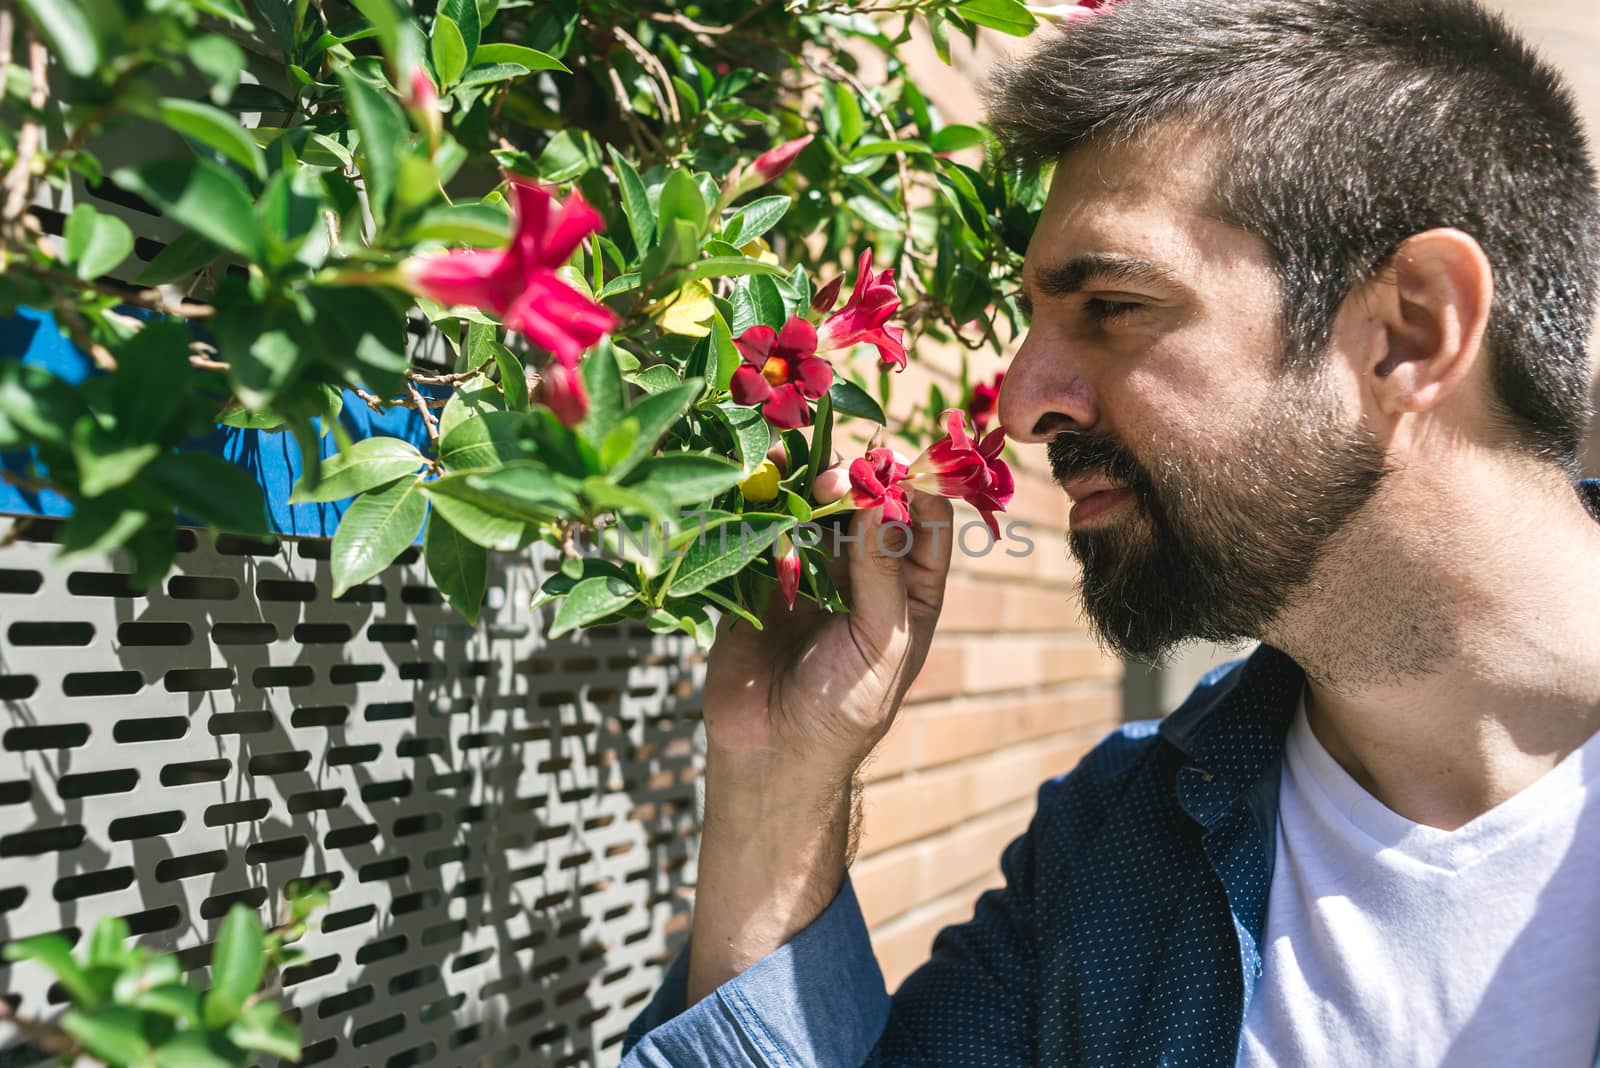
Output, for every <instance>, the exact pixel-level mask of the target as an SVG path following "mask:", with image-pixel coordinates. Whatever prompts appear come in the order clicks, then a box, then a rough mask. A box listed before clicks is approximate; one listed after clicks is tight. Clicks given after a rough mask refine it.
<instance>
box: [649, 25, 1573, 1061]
mask: <svg viewBox="0 0 1600 1068" xmlns="http://www.w3.org/2000/svg"><path fill="white" fill-rule="evenodd" d="M990 120H991V122H992V124H993V125H994V126H995V127H996V129H997V130H998V131H999V133H1000V134H1001V136H1002V138H1003V140H1004V142H1005V143H1006V144H1007V146H1008V147H1009V148H1010V150H1011V151H1012V152H1013V153H1014V154H1015V156H1016V158H1017V159H1018V160H1020V161H1021V162H1023V163H1025V164H1028V165H1031V166H1043V165H1046V164H1052V163H1053V164H1054V165H1055V171H1054V177H1053V180H1052V185H1051V188H1050V194H1049V198H1048V201H1047V203H1046V205H1045V208H1044V211H1043V215H1042V217H1041V218H1040V220H1039V225H1038V229H1037V231H1036V232H1035V234H1034V236H1033V240H1032V243H1031V245H1030V247H1029V249H1028V255H1027V261H1026V267H1025V270H1024V272H1023V284H1024V294H1023V301H1024V303H1025V305H1027V306H1028V308H1029V312H1030V329H1029V332H1028V334H1027V337H1026V340H1025V341H1024V343H1023V344H1022V346H1021V348H1020V350H1019V351H1018V353H1017V354H1016V357H1015V360H1014V362H1013V363H1012V365H1011V367H1010V369H1009V370H1008V373H1007V375H1006V378H1005V384H1004V387H1003V389H1002V392H1001V396H1000V399H999V416H1000V422H1001V424H1002V425H1003V426H1005V427H1006V428H1007V431H1008V432H1009V434H1010V435H1011V436H1012V437H1013V438H1014V439H1016V440H1018V441H1021V442H1031V443H1036V444H1038V445H1042V446H1045V447H1046V449H1047V451H1048V455H1049V459H1050V462H1051V464H1052V465H1053V468H1054V471H1055V474H1056V476H1057V477H1058V479H1059V480H1060V482H1061V485H1062V487H1063V489H1064V490H1065V491H1066V492H1067V493H1068V494H1069V495H1070V496H1071V497H1072V498H1073V500H1074V502H1075V504H1074V507H1073V510H1072V516H1071V526H1072V532H1071V535H1070V541H1069V543H1070V547H1071V550H1072V552H1073V553H1074V555H1075V556H1076V557H1077V559H1078V561H1079V562H1080V563H1081V565H1082V570H1083V576H1084V578H1083V598H1084V605H1085V608H1086V611H1087V613H1088V615H1089V616H1090V617H1091V619H1092V620H1093V623H1094V626H1095V628H1096V630H1097V631H1098V633H1099V635H1100V636H1101V638H1102V639H1103V641H1104V642H1105V643H1106V644H1107V645H1108V646H1109V647H1110V648H1112V649H1114V650H1116V651H1118V652H1121V653H1124V654H1128V655H1132V656H1138V657H1142V658H1158V657H1160V656H1161V655H1163V654H1164V653H1166V652H1167V651H1169V650H1171V649H1172V648H1174V647H1175V646H1178V645H1180V644H1181V643H1184V642H1187V641H1191V640H1195V639H1208V640H1220V641H1234V640H1238V639H1246V638H1248V639H1257V640H1259V641H1260V642H1261V643H1262V644H1261V646H1260V648H1259V649H1258V650H1257V651H1256V652H1255V653H1254V654H1253V655H1251V656H1250V657H1249V658H1248V659H1246V660H1244V661H1242V662H1240V663H1238V664H1234V665H1230V666H1228V667H1226V668H1222V669H1219V670H1218V671H1216V672H1213V673H1212V674H1211V675H1210V676H1208V677H1207V678H1206V679H1205V680H1203V681H1202V682H1201V684H1200V685H1199V687H1198V688H1197V689H1196V690H1195V691H1194V693H1193V694H1192V695H1191V696H1190V697H1189V699H1188V700H1187V701H1186V702H1184V704H1183V706H1182V707H1181V708H1179V709H1178V711H1177V712H1175V713H1174V714H1173V715H1171V716H1170V717H1168V718H1167V719H1166V720H1165V721H1163V722H1161V723H1160V724H1159V725H1157V724H1154V723H1145V724H1131V725H1129V726H1127V727H1124V728H1123V729H1122V730H1120V731H1118V732H1116V733H1115V734H1113V735H1112V736H1111V737H1109V738H1107V739H1106V740H1105V741H1104V742H1103V743H1101V744H1100V745H1099V746H1098V747H1097V748H1096V749H1095V750H1094V751H1093V752H1092V753H1091V754H1090V755H1089V756H1088V757H1086V758H1085V759H1084V760H1083V762H1082V763H1081V764H1080V765H1079V766H1078V768H1076V769H1075V770H1074V771H1072V772H1071V773H1070V774H1067V775H1064V776H1059V777H1057V778H1054V779H1051V780H1049V781H1048V782H1046V783H1044V784H1043V785H1042V786H1041V787H1040V788H1039V791H1038V808H1037V812H1036V814H1035V816H1034V818H1033V821H1032V823H1031V825H1030V826H1029V828H1028V830H1027V831H1026V833H1024V834H1023V835H1021V836H1019V837H1018V838H1017V839H1015V840H1014V841H1012V842H1011V843H1010V844H1009V845H1008V846H1007V847H1006V849H1005V851H1004V853H1003V855H1002V856H1001V867H1002V869H1003V872H1004V874H1005V877H1006V883H1005V886H1004V887H1003V888H1002V889H995V890H990V891H988V892H986V893H984V894H983V895H982V896H981V897H980V898H979V900H978V902H977V905H976V909H975V914H974V916H973V918H972V919H971V920H970V921H968V922H966V923H962V924H957V925H952V926H949V927H946V928H944V929H943V930H942V931H941V932H940V933H939V935H938V936H937V938H936V939H935V941H934V944H933V952H932V957H931V959H929V960H928V961H927V962H926V963H924V964H923V965H922V966H921V967H920V968H918V969H917V970H916V971H915V972H914V973H912V974H911V975H910V976H909V977H908V978H907V979H906V980H905V982H904V983H903V984H902V985H901V986H900V988H899V989H898V990H897V991H896V992H895V993H894V995H893V997H890V996H889V995H888V994H887V992H886V991H885V990H884V987H883V982H882V975H881V972H880V970H879V969H878V967H877V964H876V962H875V960H874V958H873V955H872V951H871V946H870V943H869V940H868V936H867V930H866V927H865V925H864V923H863V922H862V919H861V914H860V911H859V908H858V906H857V903H856V900H855V896H854V893H853V891H852V888H851V885H850V880H849V874H848V870H847V869H848V864H849V860H850V858H851V857H852V856H853V841H852V831H851V817H852V807H853V800H854V795H853V791H852V779H853V773H854V771H855V769H856V768H857V767H858V766H859V764H860V762H861V760H862V759H863V758H865V757H866V756H867V755H868V753H869V752H870V751H871V749H872V747H873V745H874V744H875V743H876V742H877V740H878V739H879V738H881V737H882V735H883V733H884V732H885V731H886V730H887V728H888V725H889V723H890V722H891V721H892V719H893V716H894V714H895V710H896V708H897V707H898V704H899V701H900V699H901V697H902V695H903V694H904V691H905V688H906V686H907V684H908V683H909V681H910V679H911V678H912V677H913V676H914V675H915V673H916V671H917V670H918V668H919V667H920V666H921V664H922V661H923V658H924V657H925V655H926V652H927V648H928V642H929V638H930V636H931V632H932V629H933V625H934V622H935V620H936V618H937V615H938V609H939V604H940V599H941V596H942V591H943V585H944V576H945V572H946V568H947V565H948V562H949V560H948V554H949V546H948V539H945V544H943V545H940V544H939V541H938V539H936V538H932V537H929V536H927V533H928V530H929V526H928V525H929V524H937V523H940V522H945V521H948V519H949V513H948V511H947V506H946V505H945V504H944V502H942V501H937V500H932V499H928V498H926V497H919V498H917V499H916V501H915V502H914V509H913V510H914V513H915V515H914V518H915V522H914V523H913V529H912V531H911V534H910V536H911V542H912V543H911V545H910V546H909V551H907V552H906V553H905V555H904V557H903V558H901V557H899V556H897V555H892V554H886V553H882V552H866V553H859V554H856V555H854V556H852V558H851V559H850V561H849V572H850V583H851V603H852V612H851V613H850V614H849V615H848V616H838V617H830V616H824V615H820V614H810V615H802V616H796V617H789V616H785V615H783V614H781V613H775V614H774V615H773V617H772V619H771V623H770V626H771V627H772V628H773V631H769V632H768V634H766V635H763V636H761V638H760V640H759V641H756V640H754V639H753V638H752V637H751V636H750V635H749V632H748V629H747V628H740V629H736V630H731V631H728V632H725V633H724V635H723V636H722V638H721V640H720V641H719V643H718V645H717V647H716V649H715V651H714V654H713V661H712V665H711V669H710V673H709V677H708V679H707V686H706V698H705V725H706V734H707V745H708V755H707V766H706V812H705V823H704V837H703V844H702V848H701V853H700V862H699V883H698V890H697V895H696V902H695V917H694V928H693V934H692V937H691V939H690V943H689V945H688V946H686V947H685V948H684V950H683V951H682V952H680V953H679V955H678V957H677V958H676V959H675V960H674V961H673V962H672V965H671V967H670V969H669V971H668V974H667V978H666V981H665V983H664V984H663V986H662V987H661V989H660V990H659V991H658V992H657V994H656V996H655V998H654V999H653V1000H652V1002H651V1003H650V1004H649V1005H647V1006H646V1007H645V1009H644V1011H643V1012H642V1013H641V1014H640V1015H639V1017H638V1018H637V1019H636V1020H635V1021H634V1024H633V1026H632V1027H631V1028H630V1029H629V1032H628V1035H627V1036H626V1040H625V1043H626V1044H625V1046H624V1050H625V1054H626V1056H625V1060H624V1064H626V1065H629V1066H633V1065H639V1066H644V1065H685V1066H686V1065H691V1064H693V1065H717V1066H732V1065H741V1066H770V1068H779V1066H811V1065H830V1066H842V1068H857V1066H860V1065H881V1066H904V1068H912V1066H917V1068H932V1066H952V1068H955V1066H962V1068H1024V1066H1028V1065H1050V1066H1062V1065H1119V1066H1120V1065H1197V1066H1216V1068H1227V1066H1235V1065H1242V1066H1248V1068H1257V1066H1265V1065H1310V1066H1324V1065H1328V1066H1333V1065H1339V1066H1345V1065H1362V1066H1368V1065H1405V1066H1420V1065H1450V1066H1462V1065H1466V1066H1478V1065H1483V1066H1497V1068H1498V1066H1506V1065H1547V1066H1551V1068H1555V1066H1580V1065H1592V1064H1596V1063H1597V1057H1600V1048H1597V1047H1600V1041H1597V1040H1600V848H1597V847H1600V733H1597V730H1600V608H1597V606H1600V524H1597V518H1600V492H1597V491H1596V484H1594V483H1576V482H1574V474H1575V472H1576V470H1577V456H1578V450H1579V445H1580V441H1581V439H1582V436H1583V434H1584V431H1585V427H1586V424H1587V422H1588V418H1589V411H1588V407H1587V401H1586V398H1587V396H1588V386H1589V373H1588V359H1587V353H1586V339H1587V337H1588V335H1589V330H1590V325H1591V320H1592V316H1593V311H1594V307H1595V299H1596V285H1597V260H1600V196H1597V192H1596V178H1595V172H1594V169H1593V166H1592V165H1591V163H1590V162H1589V157H1588V155H1587V153H1586V146H1585V144H1584V139H1583V135H1582V133H1581V131H1580V125H1579V122H1578V119H1577V117H1576V115H1575V113H1574V109H1573V105H1572V102H1571V99H1570V97H1569V94H1568V92H1567V91H1566V89H1565V88H1564V87H1563V85H1562V84H1561V81H1560V79H1559V78H1558V77H1557V75H1556V74H1555V73H1553V72H1552V71H1551V69H1550V68H1549V67H1548V66H1547V65H1545V64H1544V63H1543V62H1541V61H1540V60H1539V59H1538V57H1536V56H1535V55H1534V54H1533V53H1532V52H1531V51H1530V50H1529V49H1528V47H1527V46H1526V45H1525V44H1524V43H1523V42H1522V41H1521V40H1520V39H1519V38H1518V37H1517V36H1516V35H1515V34H1513V33H1512V32H1511V31H1510V30H1509V29H1508V28H1507V27H1506V26H1505V25H1504V24H1503V23H1502V22H1501V20H1499V19H1498V18H1496V17H1493V16H1491V15H1489V14H1487V13H1485V12H1484V11H1483V10H1482V9H1480V8H1479V7H1478V6H1477V5H1476V4H1475V3H1473V2H1471V0H1406V2H1404V3H1395V2H1394V0H1203V2H1196V0H1126V2H1124V3H1122V4H1119V5H1117V6H1114V7H1111V8H1109V9H1108V10H1106V11H1104V12H1103V13H1101V14H1098V15H1096V16H1094V17H1093V18H1089V19H1084V20H1077V21H1074V22H1072V23H1071V24H1070V26H1069V27H1068V30H1067V32H1064V33H1062V34H1059V35H1056V36H1053V37H1052V38H1051V39H1050V40H1048V41H1046V42H1045V43H1044V44H1043V45H1041V46H1039V47H1038V48H1037V49H1036V51H1034V52H1033V53H1032V54H1031V55H1030V56H1029V57H1028V58H1027V59H1025V60H1022V61H1019V62H1017V63H1015V64H1012V65H1010V66H1008V67H1006V68H1004V69H1003V70H1002V71H1001V73H1000V74H999V75H998V76H997V78H996V79H995V82H994V84H993V87H992V94H991V102H990ZM856 524H857V530H858V532H860V533H862V534H863V535H864V539H863V543H862V544H864V545H866V546H867V547H868V548H869V549H870V548H871V547H872V546H873V544H874V542H875V540H876V539H875V535H876V533H877V530H878V526H877V521H876V520H875V519H874V518H873V517H872V516H871V515H868V514H860V515H858V516H857V519H856ZM774 631H775V632H776V634H777V635H778V638H777V640H775V639H774V636H773V632H774Z"/></svg>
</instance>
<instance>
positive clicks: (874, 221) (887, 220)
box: [845, 193, 906, 233]
mask: <svg viewBox="0 0 1600 1068" xmlns="http://www.w3.org/2000/svg"><path fill="white" fill-rule="evenodd" d="M845 206H846V207H848V208H849V209H850V211H851V212H852V213H853V214H854V215H855V216H856V217H857V218H858V219H860V220H861V221H862V222H864V223H866V224H867V225H868V226H871V227H874V228H875V229H878V230H883V231H886V232H891V233H893V232H897V231H903V230H904V229H905V228H906V221H905V219H904V218H903V217H901V216H899V215H896V214H895V213H894V212H892V211H890V210H889V209H888V208H886V207H884V206H883V205H882V204H880V203H878V201H877V200H875V199H873V198H872V197H869V196H867V195H866V194H865V193H858V194H856V195H855V196H853V197H850V198H849V199H848V200H846V201H845Z"/></svg>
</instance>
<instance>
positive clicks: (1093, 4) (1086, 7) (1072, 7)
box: [1028, 0, 1119, 23]
mask: <svg viewBox="0 0 1600 1068" xmlns="http://www.w3.org/2000/svg"><path fill="white" fill-rule="evenodd" d="M1118 2H1119V0H1078V2H1077V3H1076V4H1056V5H1054V6H1052V7H1030V8H1029V9H1028V10H1029V11H1031V12H1033V13H1034V14H1035V15H1037V16H1038V17H1040V18H1042V19H1046V20H1048V21H1050V22H1060V23H1071V22H1077V21H1079V20H1081V19H1087V18H1092V17H1094V16H1095V15H1096V14H1098V13H1099V12H1101V11H1104V10H1105V9H1106V8H1108V7H1111V6H1112V5H1113V4H1116V3H1118Z"/></svg>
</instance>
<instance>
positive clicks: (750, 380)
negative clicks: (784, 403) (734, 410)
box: [728, 364, 772, 404]
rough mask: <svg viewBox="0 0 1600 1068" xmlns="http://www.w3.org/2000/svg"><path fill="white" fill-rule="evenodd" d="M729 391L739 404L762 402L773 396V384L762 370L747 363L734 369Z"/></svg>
mask: <svg viewBox="0 0 1600 1068" xmlns="http://www.w3.org/2000/svg"><path fill="white" fill-rule="evenodd" d="M728 391H729V392H730V393H732V394H733V399H734V401H736V402H737V403H739V404H760V403H761V402H762V401H764V400H766V399H767V398H768V397H770V396H772V385H771V383H769V382H768V381H767V380H766V377H765V376H764V375H762V373H761V372H760V371H758V370H757V369H756V368H754V367H751V366H750V365H749V364H745V365H743V366H742V367H739V368H736V369H735V370H734V372H733V377H732V378H731V379H729V381H728Z"/></svg>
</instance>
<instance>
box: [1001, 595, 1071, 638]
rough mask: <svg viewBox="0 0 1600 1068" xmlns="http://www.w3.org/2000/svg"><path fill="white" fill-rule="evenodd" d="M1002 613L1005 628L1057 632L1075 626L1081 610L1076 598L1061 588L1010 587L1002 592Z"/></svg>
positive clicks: (1068, 629)
mask: <svg viewBox="0 0 1600 1068" xmlns="http://www.w3.org/2000/svg"><path fill="white" fill-rule="evenodd" d="M1004 616H1005V629H1006V630H1024V631H1050V632H1052V633H1055V634H1060V633H1064V632H1066V631H1070V630H1075V629H1077V628H1078V626H1079V622H1080V620H1081V616H1082V612H1081V608H1080V604H1079V601H1078V598H1077V597H1076V596H1074V595H1072V594H1069V593H1066V592H1063V591H1062V590H1060V589H1055V588H1048V587H1047V588H1040V587H1038V586H1010V587H1008V588H1007V589H1006V591H1005V611H1004Z"/></svg>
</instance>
